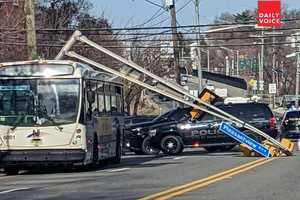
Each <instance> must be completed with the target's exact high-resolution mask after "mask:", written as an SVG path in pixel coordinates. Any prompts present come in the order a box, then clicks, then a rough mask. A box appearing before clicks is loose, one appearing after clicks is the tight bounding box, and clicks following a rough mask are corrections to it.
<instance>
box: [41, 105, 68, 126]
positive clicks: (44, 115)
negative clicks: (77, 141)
mask: <svg viewBox="0 0 300 200" xmlns="http://www.w3.org/2000/svg"><path fill="white" fill-rule="evenodd" d="M38 113H40V114H41V117H44V118H45V119H47V120H49V121H50V122H51V123H52V124H53V125H54V126H55V127H56V128H58V130H59V131H62V130H63V129H64V128H63V127H61V126H59V125H57V123H56V122H55V120H54V119H53V118H52V117H51V116H49V115H48V113H47V110H46V109H45V106H44V105H42V104H40V105H38Z"/></svg>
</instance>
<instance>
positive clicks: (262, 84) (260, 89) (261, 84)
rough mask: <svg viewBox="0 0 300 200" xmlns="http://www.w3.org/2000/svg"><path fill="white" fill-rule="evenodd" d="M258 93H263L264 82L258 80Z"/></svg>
mask: <svg viewBox="0 0 300 200" xmlns="http://www.w3.org/2000/svg"><path fill="white" fill-rule="evenodd" d="M258 90H259V91H264V81H262V80H260V81H259V88H258Z"/></svg>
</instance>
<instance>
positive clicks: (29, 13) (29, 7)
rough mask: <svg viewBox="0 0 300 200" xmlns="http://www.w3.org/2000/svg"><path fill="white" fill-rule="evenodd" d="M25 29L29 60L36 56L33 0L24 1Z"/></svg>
mask: <svg viewBox="0 0 300 200" xmlns="http://www.w3.org/2000/svg"><path fill="white" fill-rule="evenodd" d="M24 2H25V4H24V13H25V16H26V31H27V55H28V59H29V60H33V59H36V58H37V47H36V30H35V13H34V0H26V1H24Z"/></svg>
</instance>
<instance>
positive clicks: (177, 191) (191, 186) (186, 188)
mask: <svg viewBox="0 0 300 200" xmlns="http://www.w3.org/2000/svg"><path fill="white" fill-rule="evenodd" d="M274 159H276V157H273V158H261V159H258V160H255V161H252V162H249V163H246V164H243V165H240V166H238V167H235V168H232V169H229V170H226V171H224V172H221V173H218V174H215V175H212V176H209V177H206V178H203V179H199V180H196V181H193V182H190V183H187V184H184V185H181V186H177V187H174V188H171V189H168V190H165V191H162V192H158V193H155V194H152V195H150V196H146V197H144V198H141V199H140V200H152V199H158V200H164V199H170V198H172V197H175V196H179V195H182V194H184V193H187V192H190V191H192V190H196V189H199V188H201V187H204V186H207V185H209V184H212V183H215V182H218V181H221V180H223V179H226V178H229V177H232V176H234V175H237V174H240V173H242V172H245V171H248V170H250V169H252V168H255V167H258V166H260V165H263V164H265V163H267V162H270V161H272V160H274Z"/></svg>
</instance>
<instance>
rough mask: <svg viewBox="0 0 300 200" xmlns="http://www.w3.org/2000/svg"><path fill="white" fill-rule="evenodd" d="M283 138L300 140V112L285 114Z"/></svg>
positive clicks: (281, 129) (281, 128) (281, 127)
mask: <svg viewBox="0 0 300 200" xmlns="http://www.w3.org/2000/svg"><path fill="white" fill-rule="evenodd" d="M280 131H281V137H282V138H290V139H299V138H300V111H298V110H295V111H288V112H286V113H285V114H284V116H283V119H282V122H281V126H280Z"/></svg>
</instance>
